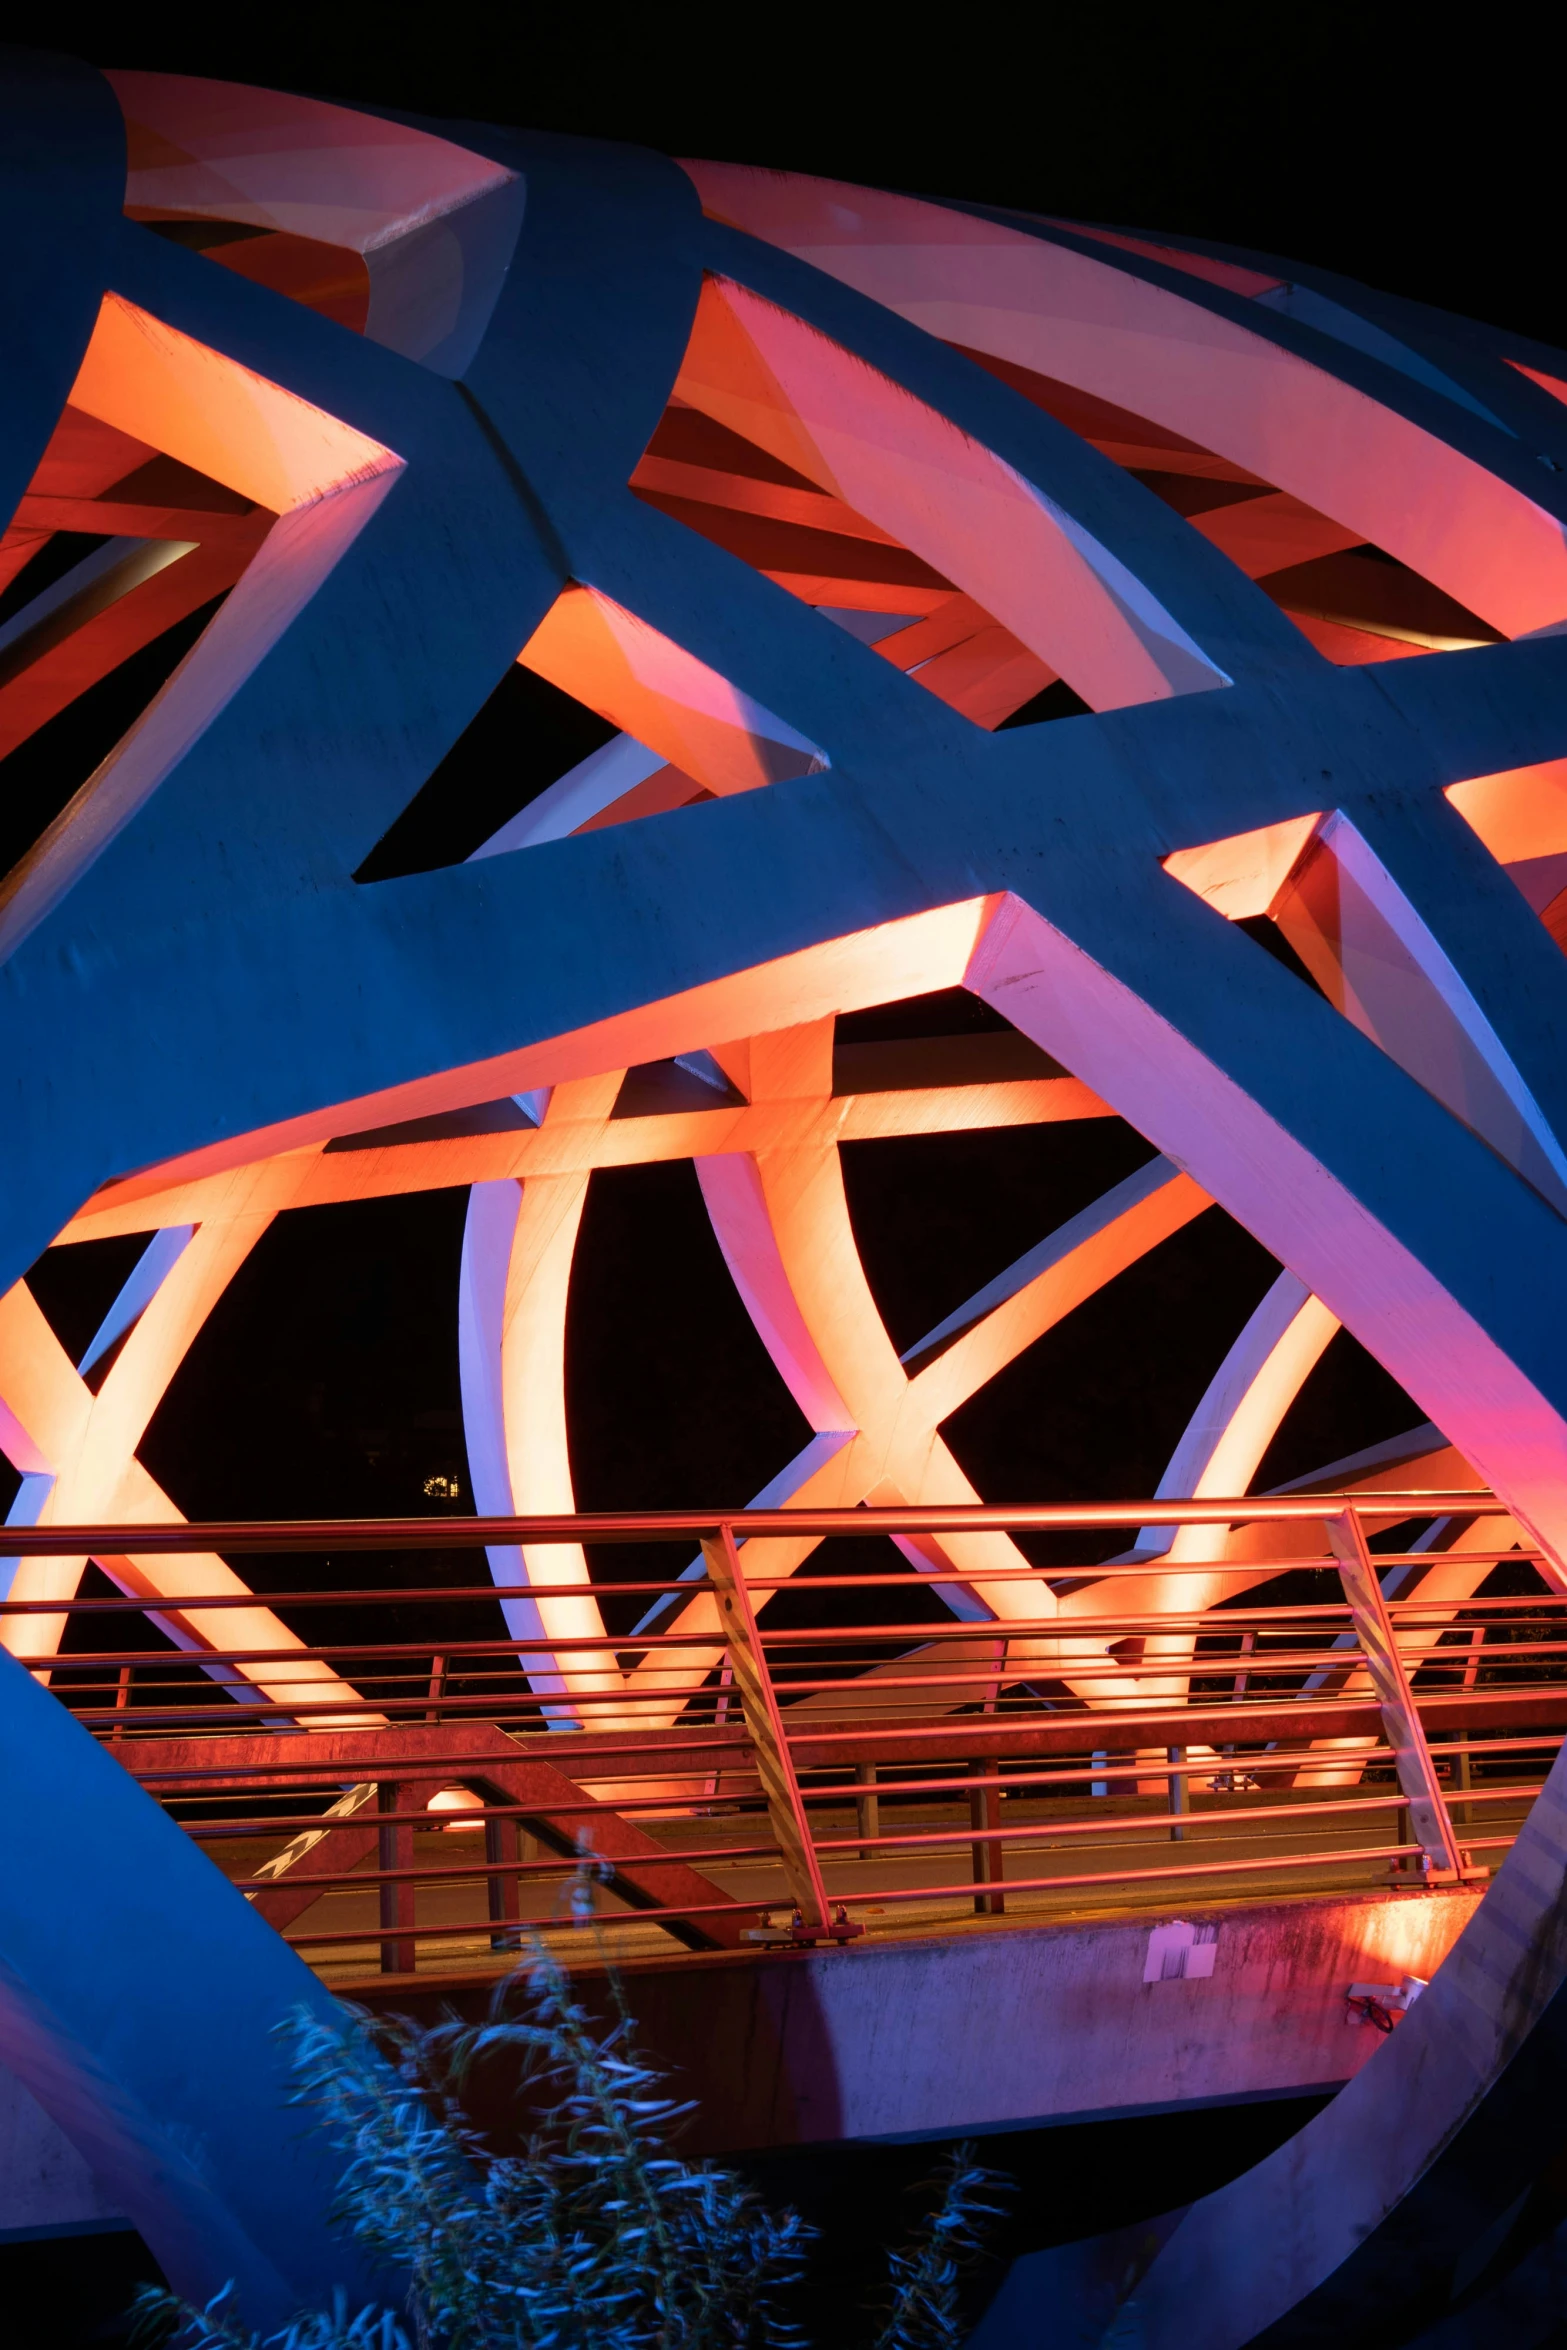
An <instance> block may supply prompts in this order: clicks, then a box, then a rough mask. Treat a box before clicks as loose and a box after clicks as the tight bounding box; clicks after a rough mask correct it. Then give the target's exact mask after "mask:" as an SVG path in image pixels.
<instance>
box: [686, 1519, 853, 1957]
mask: <svg viewBox="0 0 1567 2350" xmlns="http://www.w3.org/2000/svg"><path fill="white" fill-rule="evenodd" d="M702 1556H703V1557H704V1558H705V1559H706V1561H707V1571H708V1574H709V1575H710V1576H711V1578H712V1583H713V1590H714V1592H715V1593H716V1595H717V1599H718V1615H719V1621H720V1623H721V1625H722V1626H723V1632H724V1639H725V1643H726V1645H727V1647H728V1651H729V1662H730V1665H731V1668H732V1669H733V1672H734V1678H735V1687H736V1689H737V1690H738V1691H739V1694H740V1710H741V1712H742V1713H743V1714H744V1716H745V1726H746V1731H747V1733H748V1735H749V1737H750V1740H751V1744H752V1745H753V1746H754V1747H755V1749H756V1765H757V1770H758V1773H759V1775H760V1777H761V1781H762V1793H763V1794H764V1795H765V1796H766V1798H767V1816H768V1819H769V1820H770V1822H771V1824H772V1830H773V1834H774V1836H775V1837H776V1839H777V1842H778V1850H779V1853H780V1855H781V1857H782V1860H783V1868H784V1875H785V1877H786V1878H787V1879H788V1884H789V1893H790V1897H791V1899H792V1900H793V1902H794V1906H795V1908H796V1909H797V1910H798V1911H799V1913H800V1922H801V1924H802V1925H803V1926H804V1927H805V1928H806V1929H807V1931H809V1930H810V1929H812V1928H816V1929H818V1930H825V1929H826V1927H827V1925H828V1921H829V1914H830V1913H829V1911H828V1907H827V1891H826V1887H825V1886H824V1885H823V1883H822V1872H821V1868H820V1865H819V1863H818V1861H817V1858H816V1847H815V1846H814V1845H813V1843H812V1842H811V1830H810V1824H809V1822H808V1821H807V1819H806V1816H805V1806H804V1804H803V1803H802V1802H801V1800H800V1782H799V1780H798V1779H797V1778H796V1777H795V1774H794V1758H793V1756H792V1755H791V1754H790V1752H789V1742H788V1740H787V1739H786V1737H785V1736H784V1727H783V1718H782V1716H781V1714H780V1713H779V1710H778V1696H777V1692H776V1691H775V1690H774V1688H773V1683H772V1675H771V1674H770V1673H769V1672H768V1670H767V1659H766V1657H765V1656H764V1655H763V1653H762V1643H761V1640H760V1638H759V1636H758V1633H757V1629H756V1616H755V1612H754V1611H753V1609H752V1606H751V1594H750V1591H749V1590H748V1589H747V1586H746V1580H745V1570H744V1568H743V1567H742V1566H741V1564H740V1554H739V1551H738V1550H737V1549H736V1547H735V1537H734V1528H733V1527H732V1526H720V1528H719V1530H718V1532H717V1533H716V1534H714V1535H709V1536H706V1537H704V1539H703V1543H702Z"/></svg>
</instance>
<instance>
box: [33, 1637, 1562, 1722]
mask: <svg viewBox="0 0 1567 2350" xmlns="http://www.w3.org/2000/svg"><path fill="white" fill-rule="evenodd" d="M1518 1653H1520V1654H1522V1653H1524V1652H1518ZM1544 1653H1546V1654H1553V1655H1554V1654H1560V1653H1567V1650H1557V1649H1554V1648H1553V1649H1550V1650H1547V1651H1545V1652H1544ZM1359 1657H1360V1652H1359V1651H1358V1650H1353V1649H1348V1648H1346V1649H1342V1650H1339V1651H1338V1652H1336V1653H1331V1652H1330V1654H1329V1655H1328V1656H1327V1657H1326V1658H1325V1659H1312V1658H1309V1657H1308V1658H1306V1659H1299V1658H1297V1659H1296V1660H1294V1662H1293V1663H1292V1664H1290V1665H1289V1666H1288V1667H1287V1668H1280V1669H1281V1670H1287V1671H1288V1672H1289V1673H1290V1674H1291V1675H1293V1674H1296V1673H1299V1672H1300V1671H1301V1669H1302V1666H1303V1664H1305V1663H1311V1662H1327V1663H1330V1664H1332V1665H1333V1666H1335V1667H1337V1666H1339V1665H1342V1666H1343V1667H1344V1668H1345V1669H1346V1670H1353V1669H1354V1668H1355V1666H1356V1663H1357V1659H1359ZM28 1661H32V1660H28ZM1506 1661H1507V1660H1506V1656H1505V1652H1503V1653H1502V1654H1501V1655H1500V1656H1499V1657H1497V1658H1495V1659H1493V1658H1491V1657H1490V1656H1489V1655H1488V1656H1487V1668H1488V1670H1487V1682H1486V1687H1485V1689H1484V1690H1483V1691H1476V1692H1474V1695H1475V1696H1476V1699H1477V1702H1478V1701H1480V1700H1481V1699H1483V1698H1484V1697H1487V1696H1490V1697H1496V1696H1501V1695H1506V1696H1513V1697H1522V1696H1529V1695H1545V1694H1547V1693H1549V1692H1552V1691H1555V1690H1558V1689H1562V1688H1564V1687H1567V1684H1564V1683H1563V1682H1561V1681H1555V1680H1543V1681H1542V1680H1526V1681H1524V1682H1522V1683H1519V1682H1516V1681H1513V1680H1505V1681H1504V1680H1502V1679H1501V1678H1500V1672H1499V1670H1497V1671H1493V1670H1491V1669H1490V1668H1491V1667H1492V1666H1493V1665H1495V1666H1497V1667H1498V1668H1500V1667H1501V1666H1504V1665H1505V1663H1506ZM1226 1664H1227V1660H1219V1662H1218V1663H1216V1664H1215V1665H1214V1666H1212V1667H1210V1668H1207V1669H1203V1668H1201V1667H1194V1666H1191V1665H1189V1664H1188V1665H1186V1666H1185V1669H1184V1670H1183V1669H1181V1667H1182V1660H1180V1659H1165V1660H1154V1661H1152V1662H1150V1663H1146V1664H1136V1665H1133V1664H1118V1663H1117V1662H1116V1661H1115V1660H1114V1659H1107V1660H1105V1661H1104V1662H1102V1663H1101V1662H1099V1661H1098V1660H1097V1659H1093V1658H1086V1659H1083V1660H1081V1661H1080V1662H1079V1661H1076V1660H1073V1661H1072V1663H1071V1668H1070V1678H1071V1679H1072V1680H1074V1681H1084V1682H1096V1681H1110V1680H1121V1681H1141V1680H1147V1681H1154V1682H1157V1681H1189V1682H1196V1683H1201V1682H1204V1681H1209V1680H1225V1679H1229V1678H1230V1677H1231V1674H1230V1672H1229V1671H1228V1670H1226ZM49 1669H51V1670H55V1671H58V1670H61V1669H62V1668H61V1666H60V1665H59V1663H58V1660H54V1661H53V1662H52V1663H51V1664H50V1668H49ZM1247 1669H1248V1678H1249V1679H1250V1680H1251V1681H1260V1682H1265V1681H1267V1680H1268V1679H1270V1678H1271V1677H1273V1676H1272V1675H1271V1674H1270V1671H1269V1668H1268V1665H1267V1662H1266V1660H1265V1659H1264V1661H1263V1662H1262V1663H1261V1664H1256V1665H1253V1664H1252V1663H1251V1661H1250V1660H1249V1659H1248V1660H1247ZM1437 1669H1439V1668H1437V1667H1434V1666H1432V1665H1430V1663H1429V1660H1423V1661H1422V1664H1421V1667H1420V1670H1421V1671H1422V1673H1424V1672H1426V1671H1434V1670H1437ZM1454 1670H1455V1674H1456V1667H1455V1668H1454ZM1057 1677H1059V1676H1057ZM994 1679H995V1675H994V1673H990V1674H986V1675H978V1676H974V1677H973V1682H972V1684H971V1682H970V1681H969V1680H967V1679H961V1678H959V1677H957V1676H953V1675H947V1676H942V1675H937V1676H927V1677H918V1676H908V1677H904V1678H896V1677H893V1676H891V1675H888V1676H885V1677H881V1676H878V1678H877V1679H876V1680H875V1681H873V1682H868V1683H867V1682H863V1681H860V1680H857V1679H853V1678H842V1677H839V1678H831V1679H823V1680H811V1681H803V1680H802V1681H794V1682H782V1683H780V1684H779V1695H780V1698H781V1699H787V1698H789V1697H795V1698H803V1697H807V1696H833V1695H838V1696H842V1697H843V1698H844V1700H845V1702H852V1699H853V1696H854V1694H855V1693H856V1692H863V1691H864V1690H865V1689H866V1688H870V1689H874V1690H876V1691H878V1692H882V1693H885V1692H887V1691H895V1690H920V1691H923V1692H925V1693H927V1694H928V1693H929V1692H931V1691H933V1690H940V1689H949V1690H950V1689H957V1690H962V1689H966V1688H969V1687H970V1686H971V1685H973V1686H977V1687H979V1688H984V1687H988V1685H989V1684H990V1682H991V1681H993V1680H994ZM100 1686H102V1685H100ZM211 1686H212V1691H213V1694H212V1695H211V1696H208V1695H206V1694H205V1692H203V1693H202V1694H201V1695H200V1696H199V1697H197V1696H196V1694H195V1690H196V1689H197V1688H199V1684H193V1685H192V1698H191V1701H190V1702H188V1703H186V1704H184V1705H172V1704H168V1705H144V1706H137V1707H135V1708H134V1709H132V1708H129V1707H127V1708H123V1709H121V1708H118V1707H116V1706H113V1705H84V1706H75V1707H72V1708H71V1709H70V1711H71V1713H72V1717H73V1719H74V1720H76V1721H78V1722H80V1723H81V1724H82V1725H83V1727H85V1728H102V1727H105V1726H110V1727H112V1726H114V1725H116V1724H119V1725H124V1724H125V1723H126V1722H127V1721H128V1720H130V1719H134V1720H135V1721H136V1723H137V1726H138V1727H139V1728H140V1729H141V1730H142V1731H143V1732H144V1733H145V1732H148V1731H150V1730H151V1728H152V1727H153V1726H154V1725H157V1726H159V1727H161V1728H163V1729H164V1730H167V1729H168V1728H169V1726H170V1725H171V1724H174V1723H178V1722H184V1723H186V1724H198V1725H205V1724H207V1723H209V1722H210V1721H211V1719H212V1716H213V1713H214V1710H215V1709H216V1707H217V1706H218V1705H219V1704H220V1703H221V1702H222V1698H223V1695H224V1691H225V1687H226V1686H229V1685H226V1684H223V1683H213V1684H212V1685H211ZM282 1686H283V1687H284V1688H287V1687H288V1684H287V1683H286V1682H285V1683H283V1684H282ZM294 1686H295V1687H297V1688H298V1689H299V1690H301V1691H304V1690H321V1691H322V1694H321V1695H320V1696H319V1697H313V1698H312V1697H305V1696H293V1695H287V1696H285V1695H268V1693H267V1692H266V1691H264V1690H262V1689H260V1688H259V1687H258V1686H257V1685H255V1684H249V1683H247V1684H243V1685H242V1688H243V1693H244V1699H243V1714H242V1717H241V1718H240V1719H238V1720H234V1722H233V1727H234V1729H235V1730H236V1731H239V1732H240V1733H241V1734H242V1733H243V1731H244V1730H245V1729H246V1728H248V1727H249V1725H250V1723H251V1722H253V1721H266V1720H270V1719H272V1718H273V1717H274V1716H276V1715H279V1714H281V1715H284V1716H286V1717H287V1718H288V1719H289V1720H290V1721H305V1720H310V1721H316V1722H318V1723H319V1724H320V1725H321V1726H324V1727H326V1728H329V1729H331V1728H338V1729H345V1730H346V1729H351V1728H354V1727H355V1726H356V1722H355V1719H354V1717H356V1716H358V1717H363V1716H365V1715H375V1716H378V1717H380V1718H381V1720H383V1721H385V1720H388V1719H392V1720H402V1719H404V1718H405V1717H408V1716H413V1717H416V1718H417V1719H419V1720H421V1721H422V1720H424V1719H426V1718H427V1717H428V1715H429V1714H430V1711H431V1709H432V1705H433V1706H434V1707H435V1708H436V1709H437V1710H439V1712H440V1713H441V1714H442V1715H446V1716H455V1717H458V1718H467V1717H473V1716H478V1717H481V1718H483V1719H485V1720H499V1719H500V1718H501V1717H502V1716H508V1715H515V1714H519V1713H527V1714H539V1713H542V1712H545V1711H547V1710H548V1709H549V1708H550V1707H555V1708H557V1709H560V1708H562V1707H567V1708H569V1709H570V1710H571V1711H572V1712H574V1713H587V1712H590V1711H603V1710H613V1711H616V1712H628V1711H634V1710H641V1711H644V1712H645V1711H649V1710H651V1709H653V1708H655V1707H660V1708H661V1707H665V1706H668V1705H671V1704H674V1703H679V1704H680V1705H682V1706H685V1705H689V1704H692V1703H694V1702H695V1701H696V1700H698V1699H707V1700H710V1701H712V1702H714V1703H716V1702H717V1701H718V1700H719V1699H720V1698H721V1697H722V1696H723V1694H724V1693H723V1691H722V1690H720V1689H717V1688H715V1687H713V1686H712V1685H710V1684H701V1683H699V1684H693V1685H690V1686H688V1687H686V1688H683V1689H682V1688H680V1687H678V1686H677V1687H676V1688H674V1689H670V1688H668V1687H667V1686H666V1687H664V1688H649V1689H620V1688H615V1689H604V1690H582V1689H579V1690H575V1691H573V1692H570V1693H561V1692H552V1691H549V1690H543V1691H537V1692H530V1691H518V1692H517V1693H516V1695H515V1696H512V1695H508V1696H507V1697H506V1698H505V1700H504V1701H503V1702H502V1703H501V1704H499V1705H497V1703H496V1700H495V1697H494V1695H493V1693H492V1694H489V1695H484V1694H480V1695H474V1696H465V1695H462V1694H456V1695H442V1696H440V1697H439V1698H438V1699H435V1700H432V1699H431V1697H430V1695H429V1693H428V1691H427V1690H422V1689H421V1690H416V1691H414V1692H412V1693H411V1694H410V1695H408V1696H406V1697H391V1696H387V1695H386V1694H384V1693H382V1694H378V1695H374V1696H361V1695H360V1694H359V1692H358V1691H356V1690H354V1689H352V1688H342V1689H330V1688H328V1689H325V1690H322V1684H321V1683H320V1682H318V1681H301V1682H298V1683H296V1684H294ZM57 1694H60V1695H61V1696H62V1699H63V1697H65V1696H69V1695H71V1694H73V1692H72V1689H71V1685H70V1683H69V1682H65V1683H62V1684H61V1688H60V1690H59V1691H58V1692H57ZM76 1694H81V1695H92V1694H94V1692H93V1691H92V1690H91V1689H88V1690H82V1691H79V1692H76ZM1415 1694H1416V1696H1417V1698H1420V1697H1429V1698H1432V1699H1435V1698H1438V1697H1441V1696H1450V1695H1452V1694H1453V1692H1452V1691H1451V1690H1441V1689H1436V1688H1429V1687H1424V1688H1420V1689H1417V1691H1416V1693H1415ZM1323 1701H1324V1700H1323V1693H1322V1691H1321V1690H1320V1689H1312V1690H1299V1691H1296V1692H1293V1693H1286V1694H1278V1693H1270V1694H1269V1695H1267V1696H1266V1697H1265V1698H1263V1699H1262V1700H1261V1701H1260V1702H1264V1703H1268V1704H1278V1705H1280V1706H1284V1707H1288V1706H1290V1705H1294V1704H1304V1705H1313V1704H1318V1703H1321V1702H1323ZM1329 1701H1331V1700H1329ZM1187 1702H1189V1703H1190V1704H1191V1707H1192V1710H1193V1711H1194V1712H1212V1711H1215V1710H1222V1709H1223V1708H1225V1707H1227V1706H1230V1705H1234V1706H1236V1707H1237V1708H1240V1709H1244V1708H1246V1707H1248V1706H1250V1705H1252V1704H1254V1703H1256V1702H1259V1701H1258V1700H1256V1699H1254V1698H1253V1697H1251V1696H1250V1695H1248V1696H1245V1697H1241V1698H1229V1697H1223V1696H1219V1695H1214V1694H1210V1693H1208V1692H1201V1693H1200V1694H1199V1695H1198V1696H1196V1697H1193V1698H1191V1699H1190V1700H1186V1699H1182V1698H1180V1697H1176V1696H1171V1697H1168V1698H1165V1699H1161V1698H1160V1697H1158V1696H1156V1695H1155V1696H1146V1697H1143V1696H1135V1697H1134V1696H1128V1697H1127V1698H1125V1699H1124V1700H1122V1701H1121V1704H1120V1705H1118V1706H1117V1705H1112V1706H1111V1708H1110V1709H1109V1710H1108V1711H1107V1712H1106V1713H1105V1714H1103V1715H1101V1716H1100V1719H1102V1720H1109V1721H1114V1720H1116V1719H1118V1718H1120V1717H1121V1716H1122V1714H1123V1713H1124V1715H1125V1718H1127V1719H1129V1720H1133V1721H1135V1720H1136V1719H1137V1718H1138V1715H1137V1712H1136V1711H1135V1710H1134V1709H1136V1708H1139V1707H1144V1706H1147V1707H1153V1706H1155V1705H1158V1704H1161V1703H1165V1704H1175V1705H1181V1704H1184V1703H1187ZM795 1710H796V1709H795V1708H794V1707H792V1706H790V1705H789V1704H787V1703H785V1704H784V1708H783V1711H784V1721H785V1726H786V1728H788V1729H789V1730H790V1731H791V1733H792V1732H793V1730H794V1728H795V1725H794V1723H793V1722H792V1721H791V1720H790V1716H791V1714H792V1713H793V1712H794V1711H795ZM1037 1711H1038V1708H1037V1706H1035V1707H1028V1706H1027V1705H1026V1703H1025V1701H1023V1700H1021V1699H1020V1700H1019V1701H1018V1702H1017V1703H1016V1704H1015V1705H1009V1704H1008V1702H1007V1698H1006V1695H1005V1693H1003V1696H1002V1698H1001V1700H1000V1707H999V1710H998V1711H997V1712H995V1713H994V1714H992V1715H987V1717H986V1718H987V1719H989V1720H994V1721H995V1722H996V1723H997V1724H998V1725H999V1726H1002V1727H1016V1726H1017V1725H1018V1724H1020V1723H1021V1722H1023V1721H1024V1720H1025V1719H1029V1718H1033V1717H1034V1716H1035V1715H1036V1714H1037ZM323 1717H325V1719H324V1720H323ZM813 1718H814V1717H813ZM1051 1718H1052V1719H1053V1720H1054V1721H1057V1722H1077V1721H1079V1720H1085V1719H1087V1718H1089V1714H1088V1709H1086V1707H1085V1709H1084V1711H1083V1712H1082V1713H1081V1714H1080V1713H1079V1712H1078V1711H1077V1710H1075V1709H1073V1708H1068V1707H1065V1706H1061V1705H1056V1706H1054V1707H1052V1708H1051ZM958 1719H959V1720H960V1721H961V1722H962V1724H963V1726H964V1727H965V1728H968V1727H969V1726H970V1724H971V1722H972V1717H971V1716H968V1715H960V1716H959V1717H958ZM357 1726H359V1727H365V1728H369V1727H374V1726H375V1725H374V1724H371V1723H367V1722H364V1721H363V1720H362V1719H361V1720H360V1721H359V1722H358V1724H357ZM529 1734H530V1733H527V1732H525V1733H524V1735H529ZM808 1734H809V1733H807V1732H803V1731H802V1733H801V1735H808Z"/></svg>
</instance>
